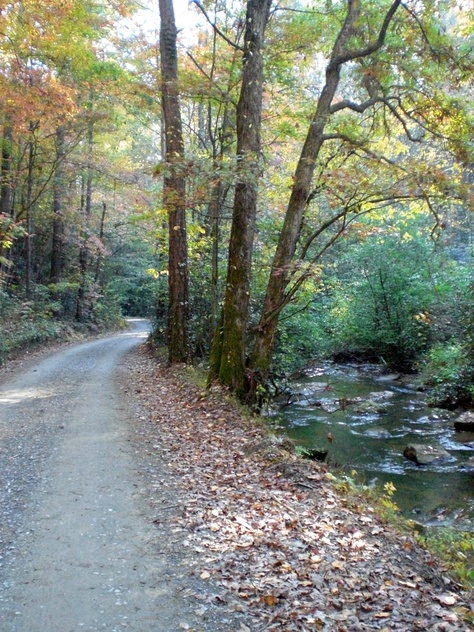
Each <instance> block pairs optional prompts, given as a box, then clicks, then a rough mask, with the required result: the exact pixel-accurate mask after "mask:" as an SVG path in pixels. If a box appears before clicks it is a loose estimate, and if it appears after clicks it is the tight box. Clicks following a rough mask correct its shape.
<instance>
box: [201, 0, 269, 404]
mask: <svg viewBox="0 0 474 632" xmlns="http://www.w3.org/2000/svg"><path fill="white" fill-rule="evenodd" d="M270 6H271V0H249V2H248V4H247V13H246V28H245V35H244V53H243V72H242V85H241V90H240V97H239V102H238V104H237V183H236V188H235V195H234V206H233V214H232V227H231V235H230V244H229V261H228V268H227V280H226V290H225V296H224V306H223V311H222V315H221V321H220V324H219V326H218V327H217V329H216V332H215V335H214V341H213V347H212V351H211V366H210V371H209V381H212V380H215V379H218V380H219V382H220V383H221V384H223V385H225V386H228V387H229V388H230V390H231V391H233V392H235V393H236V395H237V396H238V397H241V398H244V397H245V392H246V368H245V356H246V332H247V326H248V312H249V298H250V277H251V265H252V251H253V241H254V233H255V220H256V213H257V191H258V180H259V176H260V173H259V172H260V166H259V160H260V152H261V140H260V130H261V120H262V94H263V57H262V46H263V42H264V36H265V28H266V25H267V22H268V18H269V14H270Z"/></svg>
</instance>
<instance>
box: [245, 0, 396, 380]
mask: <svg viewBox="0 0 474 632" xmlns="http://www.w3.org/2000/svg"><path fill="white" fill-rule="evenodd" d="M400 1H401V0H396V1H395V2H394V3H393V4H392V6H391V7H390V9H389V10H388V12H387V14H386V15H385V19H384V20H383V24H382V27H381V30H380V33H379V37H378V39H377V40H376V41H375V42H374V43H373V44H369V45H368V46H367V47H366V48H364V49H361V50H350V49H349V41H350V38H351V36H352V35H353V33H354V30H355V26H356V23H357V19H358V17H359V13H360V11H359V9H360V5H359V2H358V1H357V0H348V9H347V14H346V19H345V22H344V24H343V26H342V27H341V30H340V32H339V35H338V36H337V39H336V42H335V44H334V47H333V51H332V55H331V59H330V61H329V64H328V66H327V68H326V81H325V85H324V87H323V90H322V92H321V96H320V97H319V100H318V104H317V107H316V111H315V114H314V116H313V118H312V120H311V123H310V126H309V130H308V134H307V136H306V140H305V143H304V146H303V149H302V152H301V155H300V159H299V161H298V165H297V167H296V172H295V176H294V182H293V187H292V191H291V195H290V200H289V202H288V207H287V211H286V215H285V220H284V224H283V228H282V230H281V233H280V236H279V241H278V245H277V249H276V253H275V256H274V259H273V263H272V268H271V273H270V278H269V281H268V285H267V291H266V296H265V302H264V307H263V310H262V316H261V319H260V322H259V325H258V328H257V333H256V339H255V346H254V349H253V353H252V358H251V366H252V369H254V370H257V371H258V372H259V373H260V375H261V378H262V379H265V377H266V375H267V373H268V370H269V367H270V363H271V360H272V355H273V348H274V343H275V334H276V331H277V327H278V319H279V315H280V312H281V310H282V309H283V307H284V306H285V304H286V303H285V292H286V290H287V287H288V284H289V283H290V281H291V278H292V263H293V258H294V255H295V252H296V246H297V242H298V239H299V236H300V234H301V228H302V224H303V217H304V213H305V210H306V208H307V205H308V201H309V199H310V193H311V187H312V182H313V176H314V170H315V166H316V162H317V160H318V157H319V153H320V151H321V147H322V146H323V143H324V130H325V127H326V125H327V122H328V120H329V118H330V116H331V105H332V102H333V99H334V96H335V94H336V90H337V88H338V86H339V81H340V72H341V67H342V65H343V64H344V63H346V62H347V61H350V60H353V59H358V58H361V57H366V56H368V55H370V54H372V53H374V52H375V51H376V50H378V49H379V48H381V47H382V46H383V43H384V40H385V35H386V32H387V29H388V26H389V24H390V22H391V20H392V18H393V16H394V14H395V12H396V10H397V8H398V6H399V4H400Z"/></svg>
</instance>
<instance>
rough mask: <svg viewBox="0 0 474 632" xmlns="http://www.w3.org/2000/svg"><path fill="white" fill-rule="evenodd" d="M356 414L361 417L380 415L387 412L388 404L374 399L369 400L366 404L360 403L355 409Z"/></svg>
mask: <svg viewBox="0 0 474 632" xmlns="http://www.w3.org/2000/svg"><path fill="white" fill-rule="evenodd" d="M354 411H355V412H356V413H360V414H361V415H380V414H382V413H385V412H387V402H386V401H384V400H381V401H375V400H373V399H367V400H366V401H365V402H360V404H357V406H355V407H354Z"/></svg>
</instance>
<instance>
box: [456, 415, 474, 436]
mask: <svg viewBox="0 0 474 632" xmlns="http://www.w3.org/2000/svg"><path fill="white" fill-rule="evenodd" d="M454 428H455V430H457V431H458V432H461V431H464V430H466V431H467V432H474V412H472V411H467V412H466V413H463V414H462V415H459V417H458V418H457V419H456V421H455V422H454Z"/></svg>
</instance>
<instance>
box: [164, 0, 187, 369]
mask: <svg viewBox="0 0 474 632" xmlns="http://www.w3.org/2000/svg"><path fill="white" fill-rule="evenodd" d="M159 9H160V56H161V81H162V84H161V101H162V108H163V121H164V128H165V129H164V132H165V148H166V152H165V153H166V173H165V177H164V184H163V204H164V208H165V209H166V211H167V214H168V229H169V245H168V300H169V304H168V331H167V337H168V361H169V362H170V363H175V362H186V361H187V360H188V359H189V343H188V318H189V298H188V254H187V235H186V178H185V175H184V142H183V131H182V123H181V109H180V102H179V91H178V85H177V81H178V54H177V47H176V36H177V30H176V23H175V18H174V11H173V3H172V0H159Z"/></svg>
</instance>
